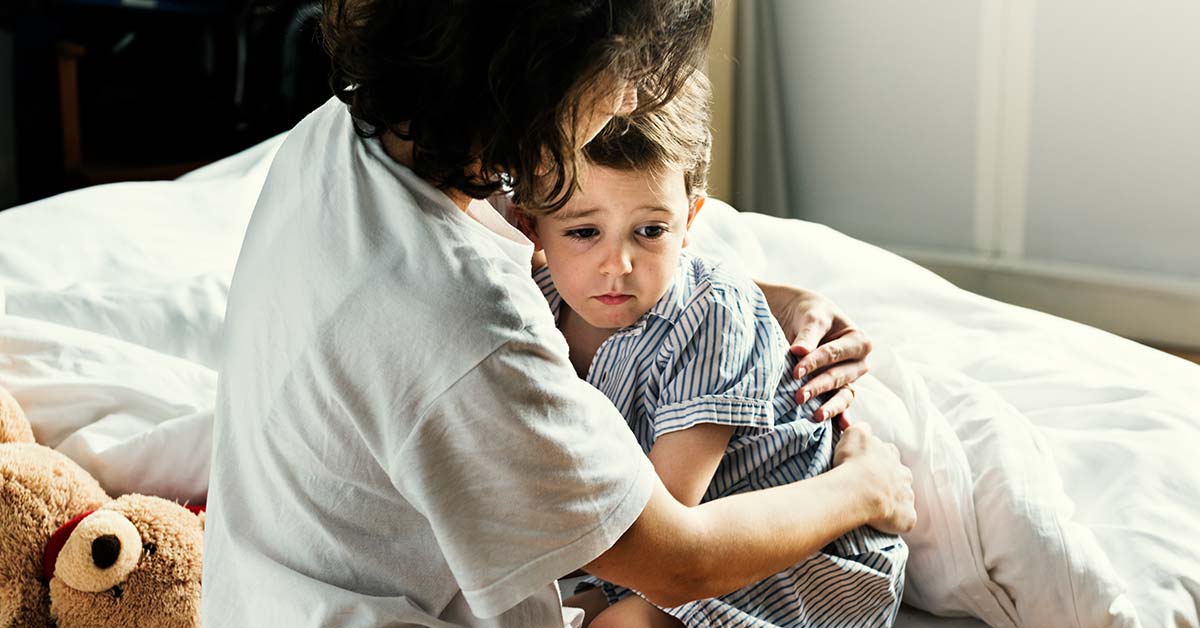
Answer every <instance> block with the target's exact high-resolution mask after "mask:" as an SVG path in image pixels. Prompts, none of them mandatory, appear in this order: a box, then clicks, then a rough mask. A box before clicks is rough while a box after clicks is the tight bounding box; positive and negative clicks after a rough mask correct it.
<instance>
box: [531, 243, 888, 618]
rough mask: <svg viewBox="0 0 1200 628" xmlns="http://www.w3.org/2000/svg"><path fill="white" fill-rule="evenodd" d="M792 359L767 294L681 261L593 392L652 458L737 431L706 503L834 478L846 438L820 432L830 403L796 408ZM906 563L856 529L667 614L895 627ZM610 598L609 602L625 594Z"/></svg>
mask: <svg viewBox="0 0 1200 628" xmlns="http://www.w3.org/2000/svg"><path fill="white" fill-rule="evenodd" d="M534 279H535V280H536V281H537V283H538V286H539V287H540V288H541V289H542V292H543V294H545V296H546V299H547V301H548V302H549V305H550V308H551V310H552V311H553V313H554V316H555V318H556V319H558V317H559V315H560V314H561V311H562V308H563V301H562V297H561V296H560V295H559V294H558V291H557V290H556V289H555V287H554V282H553V279H552V273H551V272H550V270H549V269H548V268H545V267H543V268H541V269H539V270H538V271H536V272H535V273H534ZM787 347H788V344H787V341H786V339H785V337H784V335H783V330H782V329H780V327H779V324H778V323H777V322H776V321H775V318H774V317H773V316H772V315H771V311H770V309H769V307H768V306H767V302H766V298H765V297H764V296H763V294H762V292H761V291H760V290H759V289H758V286H756V285H755V284H754V283H753V282H752V281H750V280H748V279H745V278H742V277H739V276H737V275H735V274H734V273H732V272H731V271H729V270H727V269H725V268H724V267H722V266H719V265H713V264H710V263H708V262H707V261H705V260H704V259H702V258H699V257H695V256H692V255H689V254H687V253H686V252H684V254H683V255H681V257H680V263H679V267H678V269H677V271H676V274H675V277H674V280H673V281H672V284H671V287H670V288H669V289H668V290H667V292H666V294H665V295H663V297H662V298H661V299H659V301H658V302H657V303H656V304H655V305H654V306H653V307H652V308H651V309H650V311H649V312H647V313H646V314H645V315H643V316H642V317H641V318H640V319H639V320H638V321H637V322H636V323H634V324H633V325H630V326H629V327H625V328H622V329H620V330H617V331H616V332H614V333H613V335H612V336H610V337H609V338H608V339H607V340H605V342H604V343H603V344H602V345H601V346H600V348H599V349H598V350H597V352H596V355H595V357H594V358H593V360H592V364H591V367H590V369H589V370H588V374H587V381H588V382H589V383H591V384H592V385H593V386H595V387H596V388H598V389H599V390H600V391H601V392H603V393H604V394H605V395H606V396H607V397H608V398H609V399H610V400H611V401H612V402H613V404H614V405H615V406H616V407H617V409H618V410H620V411H621V413H622V415H623V416H624V417H625V419H626V421H627V422H628V424H629V427H630V429H631V430H633V433H634V435H635V436H636V437H637V440H638V442H639V443H640V444H641V446H642V449H643V450H644V451H646V452H647V453H649V451H650V448H651V447H652V446H653V445H654V441H655V440H656V439H657V438H658V437H659V436H661V435H663V434H668V433H670V432H674V431H678V430H684V429H687V428H689V427H692V426H695V425H697V424H700V423H718V424H722V425H730V426H734V428H735V429H734V433H733V436H732V437H731V438H730V442H729V446H728V447H727V449H726V451H725V455H724V457H723V459H722V461H721V463H720V465H719V466H718V468H717V470H716V472H715V473H714V475H713V479H712V482H711V483H710V485H709V487H708V490H707V492H706V494H705V495H704V498H703V500H702V501H709V500H712V499H716V498H718V497H723V496H726V495H732V494H735V493H742V492H746V491H751V490H757V489H762V488H769V487H772V486H779V485H781V484H787V483H790V482H794V481H797V480H802V479H805V478H809V477H813V476H814V475H817V474H819V473H822V472H824V471H827V470H828V469H829V468H830V467H831V463H832V455H833V447H834V445H835V444H836V440H837V438H838V436H839V435H838V434H836V433H835V430H834V429H833V426H832V425H831V424H829V423H828V422H825V423H814V422H812V421H811V418H812V414H813V412H814V411H815V410H816V409H817V408H819V407H820V405H821V403H822V400H821V399H819V398H818V399H811V400H809V401H808V403H806V404H803V405H801V404H798V403H797V402H796V400H795V393H796V391H797V390H799V388H800V386H801V385H802V384H803V383H804V382H805V381H806V380H802V379H797V378H795V377H794V376H793V375H792V373H793V372H794V366H795V364H796V360H797V358H796V357H795V356H791V355H789V353H788V351H787ZM906 558H907V548H906V546H904V544H903V542H902V541H901V540H900V539H899V538H897V537H895V536H892V535H886V534H882V533H880V532H878V531H875V530H874V529H872V528H867V527H864V528H859V529H857V530H853V531H851V532H850V533H849V534H846V535H844V536H842V537H840V538H839V539H837V540H836V541H834V542H833V543H832V544H830V545H829V546H828V547H826V548H825V550H824V551H823V552H821V553H819V554H818V555H817V556H815V557H813V558H810V559H809V560H808V561H805V562H802V563H800V564H798V565H797V566H795V567H793V568H792V569H791V570H789V572H785V573H783V574H778V575H777V576H775V577H773V578H771V579H768V580H764V581H762V582H760V583H757V584H756V585H752V586H751V587H747V588H746V589H742V590H739V591H736V592H734V593H731V594H729V595H726V596H722V597H721V598H719V599H711V600H699V601H697V602H692V603H689V604H685V605H683V606H680V607H675V608H672V609H663V610H665V611H666V612H668V613H670V614H672V615H674V616H676V617H678V618H679V619H681V621H683V622H684V623H685V624H686V625H697V626H699V625H726V626H800V625H828V623H836V622H841V621H848V622H849V623H847V624H846V625H852V626H885V625H890V623H891V621H892V620H893V619H894V617H895V612H896V610H897V608H898V606H899V600H900V594H901V591H902V587H903V568H904V562H905V560H906ZM814 561H815V562H814ZM847 585H849V586H847ZM605 589H606V591H607V592H608V593H609V595H610V598H611V599H612V600H616V599H619V598H620V597H623V596H624V595H626V594H627V593H628V591H627V590H624V589H622V588H621V587H614V586H611V585H605ZM831 591H844V595H843V594H838V595H830V592H831ZM864 596H865V597H864ZM868 598H869V599H868ZM768 600H773V602H771V603H767V601H768ZM764 604H765V605H764ZM714 622H717V623H714ZM814 622H815V623H814ZM839 625H840V624H839Z"/></svg>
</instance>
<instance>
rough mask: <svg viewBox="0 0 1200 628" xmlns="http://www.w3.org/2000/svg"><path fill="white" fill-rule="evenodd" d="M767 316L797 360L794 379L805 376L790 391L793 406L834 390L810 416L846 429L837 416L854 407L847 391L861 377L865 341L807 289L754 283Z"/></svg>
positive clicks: (826, 301)
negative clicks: (806, 378)
mask: <svg viewBox="0 0 1200 628" xmlns="http://www.w3.org/2000/svg"><path fill="white" fill-rule="evenodd" d="M757 283H758V287H759V289H761V290H762V292H763V295H765V296H766V297H767V305H768V306H770V308H771V313H772V314H773V315H774V316H775V319H776V320H777V321H779V325H780V327H782V328H783V331H784V334H785V335H786V336H787V339H788V342H790V343H792V348H791V351H792V353H794V354H796V355H799V356H801V358H800V361H799V363H798V364H797V365H796V377H803V376H804V375H806V374H811V375H812V379H810V380H809V381H808V382H807V383H806V384H805V385H804V386H803V387H802V388H800V390H799V391H797V392H796V401H797V403H804V402H806V401H808V400H809V399H810V398H812V397H816V396H818V395H821V394H824V393H826V392H829V391H831V390H837V393H835V394H834V395H833V396H831V397H830V398H829V399H827V400H826V401H825V403H824V404H822V405H821V407H820V409H818V410H817V411H816V413H815V415H814V417H813V418H814V419H815V420H817V421H824V420H826V419H830V418H834V417H839V419H838V423H839V425H838V427H840V428H842V429H844V428H846V427H848V426H849V421H847V420H846V419H845V417H844V416H843V413H844V412H845V411H846V409H847V408H849V407H850V404H851V403H853V402H854V389H853V388H851V387H850V386H849V384H850V383H852V382H854V381H855V380H857V379H858V378H860V377H862V376H863V375H865V374H866V373H867V354H869V353H871V341H870V339H868V338H867V335H866V334H865V333H863V331H862V330H861V329H858V328H857V327H855V326H854V323H852V322H851V321H850V319H849V318H848V317H847V316H846V315H845V314H844V313H843V312H842V311H841V309H839V308H838V306H837V305H835V304H834V303H833V301H830V300H829V299H827V298H825V297H824V296H821V295H820V294H818V293H816V292H813V291H811V290H804V289H802V288H796V287H793V286H784V285H778V284H770V283H766V282H762V281H760V282H757Z"/></svg>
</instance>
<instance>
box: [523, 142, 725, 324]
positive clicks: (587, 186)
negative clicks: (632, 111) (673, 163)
mask: <svg viewBox="0 0 1200 628" xmlns="http://www.w3.org/2000/svg"><path fill="white" fill-rule="evenodd" d="M579 176H580V179H579V182H580V190H579V191H578V192H577V193H576V194H575V195H573V196H572V197H571V200H570V201H569V202H568V203H567V204H566V205H565V206H564V207H563V208H562V209H560V210H559V211H557V212H555V213H553V214H551V215H549V216H546V217H543V218H539V219H538V220H537V223H536V225H535V226H534V228H533V231H534V233H533V234H531V235H532V236H534V241H535V243H536V244H537V245H538V246H539V248H542V249H543V250H545V252H546V263H547V264H548V265H549V266H550V273H551V275H552V276H553V278H554V285H555V287H556V288H557V289H558V292H559V294H560V295H562V298H563V299H564V300H565V301H566V302H567V305H569V306H570V307H571V309H572V310H574V311H575V312H576V313H577V314H579V315H580V316H582V317H583V319H584V320H585V321H587V322H588V324H590V325H592V326H593V327H597V328H601V329H618V328H621V327H626V326H628V325H632V324H633V323H635V322H637V320H638V319H639V318H641V316H642V315H643V314H645V313H646V312H648V311H649V310H650V308H652V307H653V306H654V304H655V303H656V302H658V300H659V298H661V297H662V295H663V294H664V293H666V291H667V288H669V287H670V285H671V280H672V278H673V277H674V275H675V269H676V267H677V263H678V259H679V252H680V249H682V248H683V247H684V246H686V245H687V231H688V228H689V227H690V226H691V222H692V218H693V217H695V214H696V212H697V211H699V209H700V205H701V204H702V203H703V199H699V200H697V201H696V203H695V204H694V205H693V204H691V203H689V201H688V196H687V192H686V190H685V188H684V184H683V173H682V172H680V171H678V170H666V171H664V172H662V173H652V172H645V171H634V170H613V169H611V168H604V167H600V166H595V165H591V164H587V163H586V162H584V163H581V164H580V171H579Z"/></svg>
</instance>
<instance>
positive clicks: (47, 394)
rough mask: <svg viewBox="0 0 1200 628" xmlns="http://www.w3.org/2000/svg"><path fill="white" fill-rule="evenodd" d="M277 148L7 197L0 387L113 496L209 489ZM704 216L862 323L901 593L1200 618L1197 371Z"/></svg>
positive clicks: (901, 264)
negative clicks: (238, 320) (215, 413)
mask: <svg viewBox="0 0 1200 628" xmlns="http://www.w3.org/2000/svg"><path fill="white" fill-rule="evenodd" d="M277 145H278V139H276V140H272V141H269V142H267V143H264V144H263V145H260V146H258V147H256V148H254V149H251V150H249V151H247V152H245V153H242V154H240V155H237V156H234V157H231V158H229V159H227V160H224V161H222V162H219V163H217V164H214V165H213V166H210V167H208V168H205V169H202V170H200V171H197V172H195V173H193V174H191V175H189V176H187V177H184V178H183V179H181V180H179V181H175V182H158V183H126V184H116V185H109V186H100V187H96V188H91V189H86V190H81V191H78V192H72V193H68V194H63V195H60V196H57V197H54V198H50V199H46V200H44V201H40V202H37V203H33V204H30V205H25V206H21V207H17V208H14V209H11V210H7V211H4V212H2V213H0V312H3V313H4V315H3V316H0V386H4V387H6V388H8V389H9V390H10V391H12V392H13V394H14V395H15V396H16V397H17V399H18V400H19V401H20V402H21V403H22V404H23V406H24V407H25V409H26V411H27V413H28V414H29V416H30V419H31V420H32V421H33V423H34V430H35V434H36V435H37V437H38V438H39V440H40V441H41V442H43V443H45V444H48V445H51V446H54V447H57V448H58V449H59V450H61V451H63V452H64V453H66V454H67V455H69V456H71V457H73V458H74V459H76V460H77V461H79V462H80V463H81V464H82V465H84V466H85V467H86V468H88V469H89V470H90V471H92V473H93V474H95V475H96V476H97V478H98V479H100V481H101V483H102V484H103V485H104V486H105V488H106V489H108V490H109V491H110V492H112V493H114V494H119V493H125V492H131V491H140V492H148V493H154V494H159V495H164V496H167V497H173V498H176V499H180V500H190V501H199V500H202V499H203V497H204V493H205V489H206V481H207V469H208V461H209V455H210V451H209V449H210V441H209V439H208V426H209V425H210V422H211V405H212V397H213V392H214V390H215V381H216V373H215V371H214V367H215V365H216V363H217V360H218V358H219V355H218V347H219V334H220V324H221V321H222V318H223V312H224V303H225V296H226V294H227V290H228V285H229V279H230V275H231V273H232V269H233V265H234V261H235V259H236V255H237V251H238V247H239V246H240V239H241V234H242V232H243V230H244V229H245V225H246V221H247V220H248V218H249V212H250V210H251V208H252V206H253V202H254V199H255V197H256V195H257V192H258V189H259V186H260V185H261V182H262V178H263V177H264V176H265V173H266V167H267V165H268V164H269V160H270V157H271V156H272V155H273V151H274V149H275V147H276V146H277ZM697 229H698V232H697V234H696V237H695V238H694V241H695V242H696V246H697V247H698V248H699V249H701V250H707V251H709V252H715V253H717V254H720V255H722V256H724V257H728V258H733V259H737V260H740V263H743V264H744V265H745V266H746V267H747V269H748V270H750V271H751V272H753V273H754V274H755V275H756V276H758V277H761V278H763V279H765V280H769V281H779V282H790V283H795V284H798V285H804V286H808V287H813V288H816V289H818V290H821V291H822V292H824V293H825V294H827V295H828V296H830V297H831V298H833V299H834V300H835V301H837V302H838V303H839V304H841V305H842V306H843V308H844V309H845V310H846V311H847V312H848V313H850V315H851V316H852V317H853V318H854V319H855V320H856V322H858V323H859V324H860V325H861V326H863V327H864V328H865V329H867V330H868V331H869V333H870V335H871V337H872V338H873V339H874V340H875V341H876V343H877V346H878V348H877V350H876V353H875V358H874V359H873V363H872V364H873V375H872V376H870V377H869V378H867V381H864V382H863V386H861V387H860V388H859V390H860V396H861V399H860V400H859V402H858V404H857V405H856V407H855V410H854V412H852V414H851V417H852V418H854V419H856V420H861V421H865V422H870V423H872V425H873V426H875V427H876V428H877V431H878V432H880V433H883V434H886V435H887V436H888V437H889V438H892V439H894V440H896V441H897V442H898V444H900V445H901V449H902V451H903V454H904V456H905V460H906V462H907V463H909V464H910V465H911V466H912V467H913V468H914V471H915V472H916V474H917V484H918V500H919V504H918V505H919V508H920V509H921V513H922V515H923V519H922V522H921V524H920V525H919V526H918V529H917V530H914V533H913V535H911V536H910V543H911V544H912V546H913V549H914V551H913V560H912V563H911V565H910V579H909V594H908V596H907V597H906V601H907V602H909V603H913V604H915V605H916V606H919V607H921V608H925V609H931V610H934V611H936V612H939V613H943V614H970V615H975V616H979V617H983V618H985V619H986V621H987V622H988V623H989V624H991V625H994V626H1009V625H1031V626H1033V625H1046V624H1042V623H1041V622H1042V621H1043V620H1044V619H1045V618H1046V617H1048V616H1053V617H1054V618H1055V621H1054V622H1053V623H1054V625H1104V624H1111V625H1138V624H1139V623H1140V625H1144V626H1148V627H1149V626H1167V625H1170V626H1200V619H1198V611H1197V607H1198V606H1200V602H1198V600H1200V550H1198V549H1197V543H1196V542H1195V539H1200V516H1198V515H1200V463H1197V462H1196V461H1195V460H1193V457H1194V456H1195V455H1196V453H1197V452H1200V367H1197V366H1195V365H1192V364H1190V363H1187V362H1184V361H1183V360H1180V359H1177V358H1174V357H1172V356H1169V355H1167V354H1163V353H1160V352H1157V351H1154V350H1151V349H1148V348H1145V347H1143V346H1140V345H1137V344H1135V343H1132V342H1128V341H1126V340H1123V339H1120V338H1117V337H1115V336H1112V335H1109V334H1106V333H1104V332H1101V331H1098V330H1096V329H1092V328H1089V327H1085V326H1082V325H1078V324H1074V323H1070V322H1068V321H1064V320H1061V319H1057V318H1054V317H1051V316H1048V315H1044V314H1040V313H1037V312H1032V311H1028V310H1024V309H1021V308H1017V307H1013V306H1009V305H1005V304H1001V303H997V302H994V301H990V300H988V299H984V298H982V297H979V296H976V295H972V294H970V293H966V292H963V291H960V290H958V289H956V288H954V287H953V286H951V285H950V284H948V283H946V282H944V281H942V280H941V279H939V278H938V277H936V276H934V275H933V274H931V273H929V272H927V271H925V270H923V269H921V268H919V267H917V266H915V265H913V264H910V263H908V262H906V261H904V260H902V259H900V258H898V257H896V256H894V255H891V254H889V253H887V252H885V251H882V250H880V249H877V248H875V247H872V246H870V245H867V244H865V243H862V242H859V241H856V240H853V239H851V238H848V237H846V236H843V235H841V234H839V233H836V232H834V231H832V230H829V229H827V228H824V227H821V226H819V225H815V224H811V223H805V222H801V221H794V220H791V221H784V220H779V219H774V218H769V217H765V216H759V215H755V214H737V213H736V212H733V211H732V210H731V209H729V208H728V207H727V206H724V205H723V204H720V203H716V202H713V203H710V204H709V205H708V206H706V209H705V211H704V212H703V213H702V214H701V217H700V218H699V219H698V223H697ZM1064 592H1065V593H1064ZM1064 595H1065V598H1066V599H1065V600H1064V599H1063V596H1064ZM1105 604H1107V606H1105V607H1103V608H1099V606H1104V605H1105ZM1052 613H1053V615H1052ZM1097 622H1099V623H1097ZM900 625H902V626H925V625H929V626H935V625H936V626H942V625H944V626H963V625H978V622H975V621H971V620H942V619H934V618H932V617H930V616H928V615H925V614H924V613H920V612H916V611H906V612H905V614H904V615H903V616H902V618H901V620H900Z"/></svg>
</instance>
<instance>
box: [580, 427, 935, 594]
mask: <svg viewBox="0 0 1200 628" xmlns="http://www.w3.org/2000/svg"><path fill="white" fill-rule="evenodd" d="M834 463H835V465H836V466H834V468H833V469H832V470H830V471H829V472H827V473H822V474H821V475H818V476H816V477H813V478H810V479H808V480H803V481H800V482H795V483H793V484H788V485H784V486H778V487H775V488H770V489H766V490H762V491H755V492H751V493H742V494H739V495H732V496H729V497H724V498H721V499H717V500H713V501H711V502H706V503H704V504H701V505H699V506H695V507H688V506H685V505H683V504H681V503H679V501H678V500H676V499H675V498H674V497H673V496H672V495H671V493H670V492H669V491H668V490H667V488H666V487H665V486H663V484H662V483H661V482H658V483H656V485H655V489H654V493H653V495H651V497H650V501H649V502H648V503H647V504H646V507H645V508H644V509H643V510H642V514H641V516H639V517H638V519H637V520H636V521H635V522H634V524H633V525H632V526H631V527H630V528H629V529H628V530H626V532H625V534H624V535H623V536H621V538H620V539H619V540H618V541H617V543H616V544H615V545H613V546H612V547H611V548H609V550H608V551H606V552H605V553H604V554H601V555H600V556H599V557H598V558H596V559H595V560H593V561H592V562H591V563H589V564H588V565H587V566H585V567H584V570H585V571H587V572H589V573H591V574H593V575H596V576H598V577H600V578H603V579H605V580H608V581H609V582H615V583H617V584H621V585H624V586H628V587H632V588H634V589H637V590H638V591H640V592H642V594H644V595H646V596H647V598H649V599H650V600H651V601H653V602H654V603H656V604H659V605H660V606H678V605H679V604H683V603H685V602H688V601H690V600H697V599H701V598H705V597H714V596H718V595H723V594H725V593H728V592H730V591H734V590H736V589H738V588H741V587H743V586H746V585H748V584H751V583H754V582H757V581H759V580H762V579H763V578H766V577H767V576H770V575H771V574H774V573H778V572H779V571H782V570H783V569H785V568H787V567H789V566H791V565H794V564H796V563H798V562H800V561H801V560H804V559H805V558H807V557H809V556H811V555H812V554H813V553H815V552H816V551H818V550H820V549H821V548H822V547H824V546H826V545H828V544H829V543H830V542H832V541H833V540H834V539H836V538H837V537H839V536H841V535H843V534H845V533H846V532H849V531H850V530H853V529H854V528H857V527H859V526H861V525H871V526H874V527H875V528H877V529H879V530H881V531H884V532H893V533H900V532H907V531H909V530H911V529H912V526H913V524H914V523H915V521H916V511H915V510H914V507H913V492H912V473H911V472H909V470H908V468H907V467H905V466H904V465H902V464H901V463H900V458H899V453H898V451H897V450H896V448H895V446H893V445H889V444H885V443H883V442H882V441H880V440H879V439H878V438H875V437H874V436H873V435H872V434H871V431H870V429H869V426H867V425H856V426H853V427H851V428H849V429H848V430H846V432H845V433H844V434H843V435H842V439H841V441H840V442H839V443H838V447H837V450H836V451H835V454H834Z"/></svg>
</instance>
